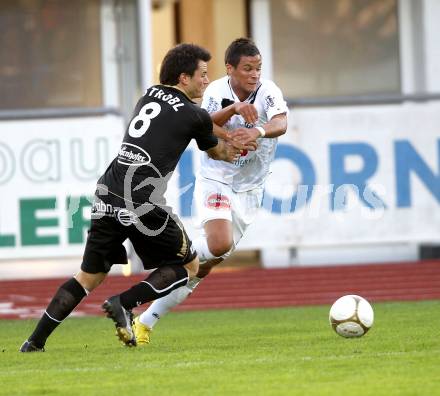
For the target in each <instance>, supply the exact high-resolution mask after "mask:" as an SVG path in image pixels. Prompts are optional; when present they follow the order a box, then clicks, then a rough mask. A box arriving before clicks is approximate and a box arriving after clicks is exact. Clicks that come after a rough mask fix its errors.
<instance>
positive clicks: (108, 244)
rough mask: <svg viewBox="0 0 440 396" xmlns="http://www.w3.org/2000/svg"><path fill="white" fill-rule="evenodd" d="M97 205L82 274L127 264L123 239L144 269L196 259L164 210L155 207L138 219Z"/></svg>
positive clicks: (178, 226)
mask: <svg viewBox="0 0 440 396" xmlns="http://www.w3.org/2000/svg"><path fill="white" fill-rule="evenodd" d="M96 202H98V204H95V203H94V205H93V206H92V222H91V227H90V230H89V234H88V237H87V243H86V247H85V251H84V256H83V262H82V264H81V269H82V270H83V271H85V272H88V273H92V274H95V273H98V272H105V273H107V272H109V271H110V268H111V266H112V265H113V264H126V263H127V253H126V251H125V248H124V246H123V242H124V241H125V240H126V239H129V240H130V241H131V243H132V244H133V247H134V250H135V251H136V253H137V255H138V256H139V257H140V259H141V260H142V263H143V266H144V268H145V269H152V268H157V267H160V266H164V265H170V264H176V265H185V264H187V263H189V262H191V261H192V260H194V259H195V257H196V256H197V253H196V252H195V250H194V248H193V247H192V243H191V240H190V239H189V238H188V235H187V234H186V232H185V230H184V228H183V225H182V224H181V223H180V221H179V220H178V219H177V217H176V216H175V215H172V214H169V213H167V211H165V210H164V209H162V208H160V207H157V206H156V207H154V209H152V210H151V211H149V212H148V213H146V214H143V215H142V216H140V217H137V216H136V215H134V214H133V212H132V211H130V210H129V209H126V208H115V207H114V206H113V205H111V204H105V203H103V202H102V201H100V202H101V203H99V200H98V201H96ZM99 205H103V206H102V207H101V208H99ZM97 208H98V209H103V210H97Z"/></svg>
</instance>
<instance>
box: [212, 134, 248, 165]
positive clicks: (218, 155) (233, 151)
mask: <svg viewBox="0 0 440 396" xmlns="http://www.w3.org/2000/svg"><path fill="white" fill-rule="evenodd" d="M240 151H241V150H240V149H238V148H236V147H234V146H233V145H231V144H230V143H227V142H225V141H224V140H221V139H219V141H218V144H217V146H215V147H212V148H210V149H209V150H206V152H207V153H208V155H209V156H210V157H211V158H212V159H215V160H220V161H226V162H234V161H236V160H237V159H238V157H240Z"/></svg>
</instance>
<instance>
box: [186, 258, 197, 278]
mask: <svg viewBox="0 0 440 396" xmlns="http://www.w3.org/2000/svg"><path fill="white" fill-rule="evenodd" d="M184 267H185V268H186V270H187V272H188V277H189V278H194V277H195V276H196V275H197V272H198V271H199V258H198V257H196V258H195V259H194V260H192V261H190V262H189V263H187V264H185V265H184Z"/></svg>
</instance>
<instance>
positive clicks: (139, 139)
mask: <svg viewBox="0 0 440 396" xmlns="http://www.w3.org/2000/svg"><path fill="white" fill-rule="evenodd" d="M212 129H213V126H212V121H211V118H210V116H209V114H208V113H207V112H206V111H205V110H204V109H201V108H200V107H199V106H197V105H196V104H195V103H194V102H193V101H191V100H190V99H189V98H188V97H187V96H186V95H185V94H184V93H183V92H181V91H180V90H178V89H175V88H172V87H168V86H163V85H156V86H152V87H150V88H148V90H147V91H146V92H145V94H144V96H143V97H142V98H141V99H140V100H139V102H138V103H137V105H136V108H135V111H134V116H133V118H132V119H131V121H130V123H129V125H128V127H127V130H126V132H125V136H124V140H123V142H122V145H121V148H120V150H119V153H118V156H117V157H116V158H115V159H114V160H113V162H112V163H111V164H110V166H109V167H108V168H107V170H106V171H105V173H104V175H102V176H101V178H100V179H99V181H98V184H99V185H100V186H101V187H102V188H101V189H100V191H103V190H106V189H107V190H108V193H109V194H110V195H113V196H118V197H120V198H122V197H123V198H124V199H125V200H129V201H132V202H134V203H136V204H143V203H145V202H151V203H153V204H160V205H161V204H163V203H164V198H163V194H164V193H165V191H166V187H167V182H168V180H169V178H170V177H171V174H172V172H173V171H174V169H175V168H176V165H177V163H178V161H179V159H180V157H181V155H182V153H183V151H184V150H185V148H186V147H187V146H188V144H189V143H190V141H191V139H193V138H194V139H196V142H197V146H198V147H199V149H200V150H203V151H205V150H208V149H210V148H212V147H214V146H216V144H217V143H218V140H217V137H216V136H215V135H214V134H213V133H212ZM100 195H101V194H100Z"/></svg>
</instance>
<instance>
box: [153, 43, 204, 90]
mask: <svg viewBox="0 0 440 396" xmlns="http://www.w3.org/2000/svg"><path fill="white" fill-rule="evenodd" d="M210 60H211V54H210V53H209V52H208V51H207V50H206V49H204V48H202V47H199V46H198V45H195V44H179V45H176V46H175V47H174V48H171V49H170V50H169V51H168V52H167V54H166V55H165V58H163V61H162V65H161V66H160V74H159V80H160V83H161V84H167V85H177V84H178V83H179V76H180V74H182V73H185V74H188V75H189V76H193V75H194V72H195V71H196V70H197V68H198V66H199V61H204V62H208V61H210Z"/></svg>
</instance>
